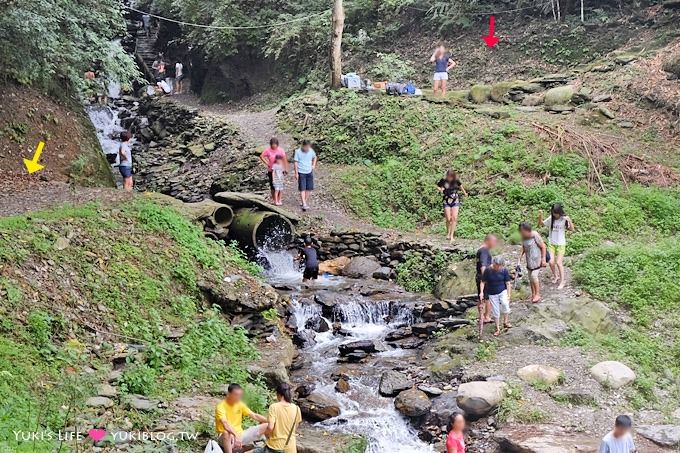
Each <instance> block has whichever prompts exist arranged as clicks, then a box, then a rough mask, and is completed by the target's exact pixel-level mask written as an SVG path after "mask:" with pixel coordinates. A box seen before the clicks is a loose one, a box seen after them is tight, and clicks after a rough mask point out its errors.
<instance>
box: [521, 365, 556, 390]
mask: <svg viewBox="0 0 680 453" xmlns="http://www.w3.org/2000/svg"><path fill="white" fill-rule="evenodd" d="M517 376H519V377H520V379H522V380H523V381H524V382H528V383H530V384H533V383H543V384H547V385H554V384H557V383H558V382H559V381H560V379H561V376H562V372H561V371H560V370H558V369H557V368H554V367H551V366H548V365H527V366H525V367H523V368H520V369H519V370H517Z"/></svg>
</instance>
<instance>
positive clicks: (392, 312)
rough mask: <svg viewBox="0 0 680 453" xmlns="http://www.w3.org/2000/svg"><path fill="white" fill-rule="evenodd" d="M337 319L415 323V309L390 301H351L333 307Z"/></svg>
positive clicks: (370, 322) (353, 322)
mask: <svg viewBox="0 0 680 453" xmlns="http://www.w3.org/2000/svg"><path fill="white" fill-rule="evenodd" d="M333 316H334V318H335V320H337V321H340V322H346V323H349V324H379V325H388V324H407V325H410V324H413V311H412V310H411V309H409V308H408V307H405V306H402V305H398V304H395V303H392V302H390V301H385V300H381V301H368V302H367V301H350V302H347V303H344V304H338V305H336V306H335V307H333Z"/></svg>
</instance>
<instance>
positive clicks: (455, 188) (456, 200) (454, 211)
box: [437, 170, 467, 242]
mask: <svg viewBox="0 0 680 453" xmlns="http://www.w3.org/2000/svg"><path fill="white" fill-rule="evenodd" d="M437 190H438V191H439V192H441V194H442V197H443V199H444V218H445V219H446V239H448V240H449V241H451V242H453V236H454V235H455V234H456V226H457V225H458V211H459V210H460V192H462V193H463V195H465V196H467V192H466V191H465V189H464V188H463V183H461V182H460V178H458V175H457V174H456V172H454V171H453V170H447V171H446V175H445V176H444V178H442V179H440V180H439V182H438V183H437Z"/></svg>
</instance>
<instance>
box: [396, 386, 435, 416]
mask: <svg viewBox="0 0 680 453" xmlns="http://www.w3.org/2000/svg"><path fill="white" fill-rule="evenodd" d="M394 407H396V408H397V410H398V411H399V412H401V413H402V414H404V415H405V416H407V417H420V416H422V415H425V414H427V413H428V412H430V408H431V407H432V402H431V401H430V398H428V397H427V394H426V393H425V392H423V391H421V390H418V389H415V388H413V389H410V390H406V391H404V392H401V393H400V394H399V395H398V396H397V397H396V398H395V400H394Z"/></svg>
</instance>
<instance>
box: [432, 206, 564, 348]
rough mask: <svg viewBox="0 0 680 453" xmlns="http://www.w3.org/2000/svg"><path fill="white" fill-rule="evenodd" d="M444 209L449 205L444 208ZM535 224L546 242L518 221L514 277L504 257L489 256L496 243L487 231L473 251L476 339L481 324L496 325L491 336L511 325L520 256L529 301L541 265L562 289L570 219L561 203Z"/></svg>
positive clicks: (535, 299)
mask: <svg viewBox="0 0 680 453" xmlns="http://www.w3.org/2000/svg"><path fill="white" fill-rule="evenodd" d="M445 200H446V199H445ZM445 206H446V201H445ZM445 209H449V208H446V207H445ZM456 214H457V213H456ZM538 224H539V225H540V226H542V227H545V228H547V230H548V243H547V244H546V243H545V241H544V240H543V238H542V236H541V233H539V232H538V231H537V230H535V229H534V228H533V226H532V225H531V223H530V222H527V221H524V222H521V223H520V224H519V227H518V228H519V233H520V236H521V240H522V246H521V247H522V248H521V253H520V256H519V258H518V259H517V264H516V267H515V275H514V277H512V276H511V275H510V272H509V271H508V268H507V265H506V264H507V263H506V260H505V258H504V257H503V256H501V255H497V256H493V255H492V251H493V249H494V248H495V247H496V246H497V245H498V238H497V237H496V236H495V235H493V234H488V235H487V236H486V237H485V238H484V243H483V244H482V246H481V247H480V248H479V249H478V250H477V253H476V275H475V281H476V283H477V294H478V295H479V304H478V308H479V338H480V340H481V339H482V338H483V334H484V324H487V323H494V324H495V325H496V330H495V332H494V334H493V335H494V336H498V335H500V334H501V328H502V327H503V328H506V329H509V328H511V327H512V324H510V311H511V310H510V300H511V297H512V289H513V282H514V281H517V280H518V279H519V278H521V277H522V267H521V263H522V259H524V262H525V266H526V269H527V273H528V278H529V286H530V288H531V299H530V301H531V303H539V302H540V301H541V281H540V273H541V269H543V268H546V267H548V266H549V267H550V270H551V271H552V283H553V284H555V285H557V289H558V290H561V289H563V288H564V285H565V283H566V274H565V270H564V254H565V252H566V245H567V240H566V234H567V231H574V222H572V220H571V219H570V218H569V216H567V215H566V214H565V212H564V208H563V207H562V205H561V204H560V203H555V204H554V205H552V206H551V208H550V216H549V217H548V218H546V219H543V215H542V214H539V219H538Z"/></svg>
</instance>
